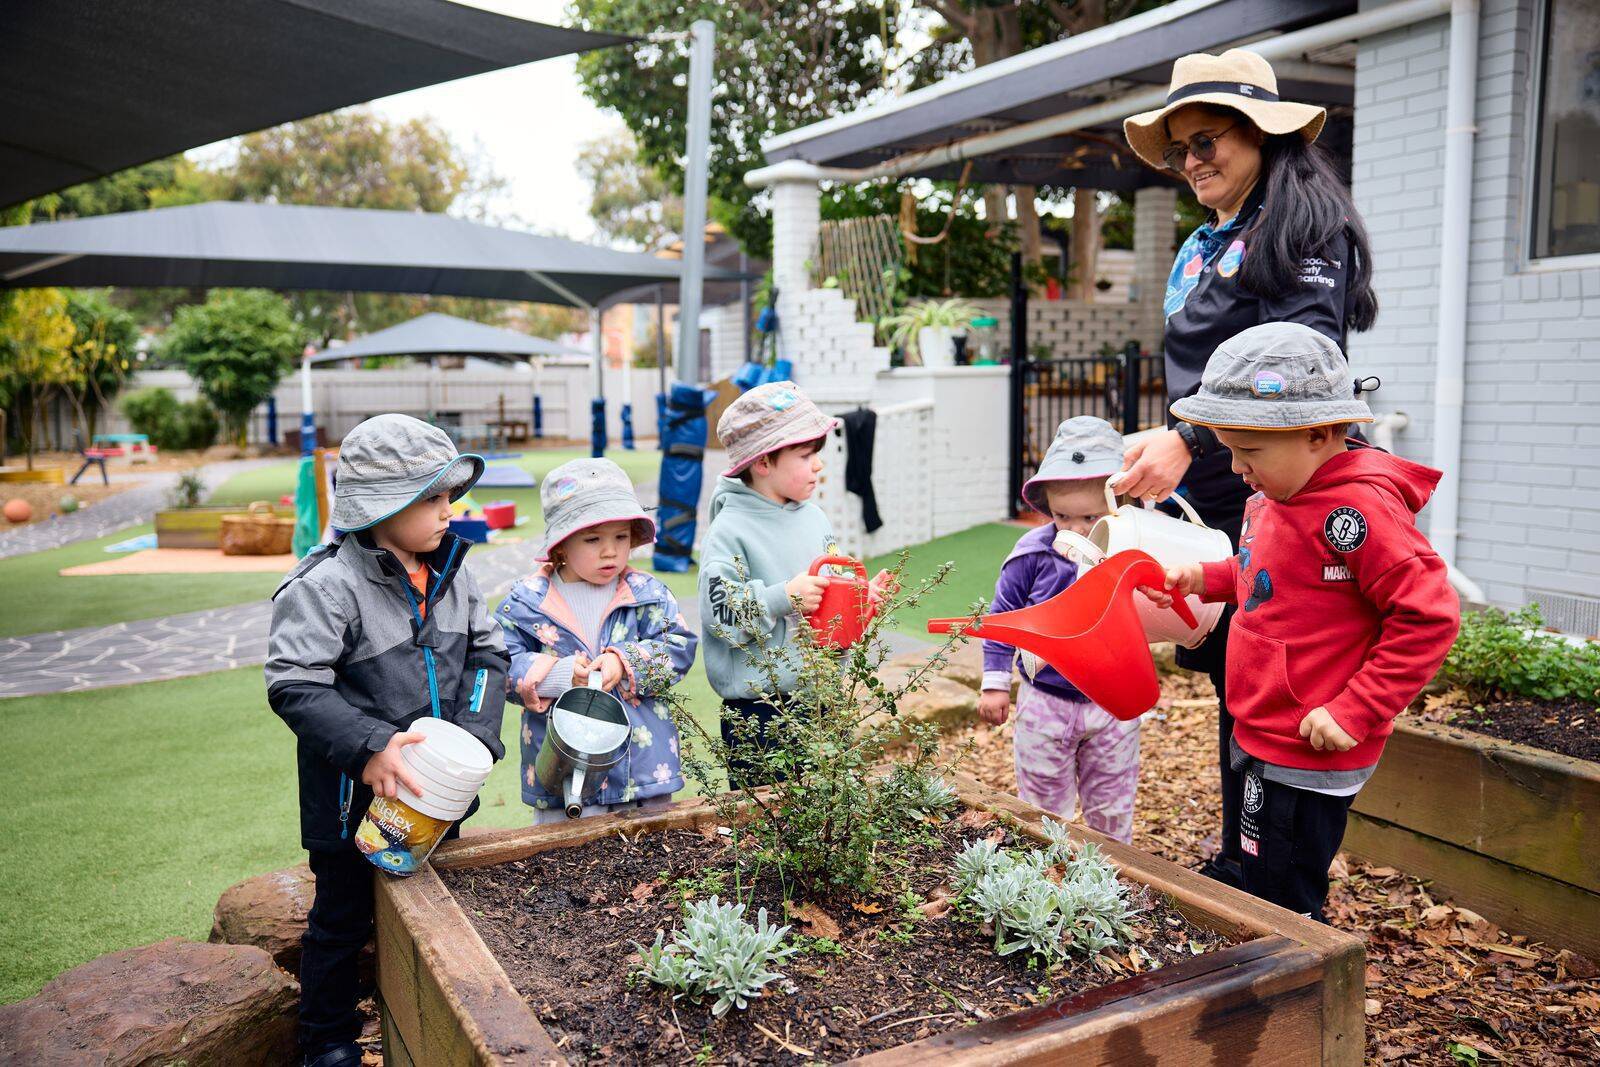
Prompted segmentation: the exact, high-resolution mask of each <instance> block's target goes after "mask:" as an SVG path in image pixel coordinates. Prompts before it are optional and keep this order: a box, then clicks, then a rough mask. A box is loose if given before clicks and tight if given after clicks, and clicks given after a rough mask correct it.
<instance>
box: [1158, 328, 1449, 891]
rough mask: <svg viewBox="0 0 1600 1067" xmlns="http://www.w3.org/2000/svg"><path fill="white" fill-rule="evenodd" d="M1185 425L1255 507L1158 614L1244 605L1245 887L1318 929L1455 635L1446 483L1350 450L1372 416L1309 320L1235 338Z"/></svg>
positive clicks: (1239, 749)
mask: <svg viewBox="0 0 1600 1067" xmlns="http://www.w3.org/2000/svg"><path fill="white" fill-rule="evenodd" d="M1172 413H1173V414H1174V415H1176V416H1177V417H1178V418H1180V419H1183V420H1185V421H1186V422H1191V423H1194V424H1196V425H1200V426H1208V427H1210V428H1212V429H1213V430H1215V431H1216V434H1217V437H1218V439H1219V440H1220V441H1221V442H1222V443H1223V444H1224V445H1226V446H1228V448H1229V449H1231V450H1232V452H1233V469H1234V471H1235V472H1237V473H1238V474H1241V475H1243V476H1244V480H1245V482H1246V483H1247V484H1248V485H1249V486H1250V487H1251V488H1252V489H1254V490H1256V495H1255V496H1253V497H1251V498H1250V500H1249V501H1248V502H1247V503H1246V505H1245V513H1244V527H1243V529H1242V531H1241V533H1240V537H1239V553H1238V555H1236V556H1234V557H1233V558H1232V559H1229V560H1224V561H1222V562H1220V563H1208V564H1205V565H1203V566H1202V565H1200V564H1194V565H1191V566H1187V567H1178V568H1173V569H1171V570H1169V571H1168V572H1167V592H1166V594H1163V595H1161V596H1158V597H1157V599H1158V600H1160V601H1161V602H1163V603H1167V602H1169V598H1170V596H1171V595H1172V594H1179V593H1184V594H1186V593H1191V592H1193V593H1198V594H1200V596H1201V597H1202V598H1204V599H1207V600H1221V601H1226V602H1228V603H1233V604H1237V605H1238V606H1239V610H1238V612H1237V613H1236V614H1235V615H1234V617H1233V624H1232V625H1233V629H1232V631H1231V632H1230V633H1229V635H1228V662H1227V679H1228V706H1229V709H1230V710H1231V711H1232V712H1233V715H1234V718H1235V720H1236V722H1235V726H1234V733H1233V751H1232V758H1231V760H1230V762H1231V765H1232V767H1233V770H1234V771H1235V772H1236V773H1238V774H1240V775H1242V777H1243V783H1242V784H1243V789H1242V795H1243V797H1244V805H1243V814H1242V817H1241V819H1240V846H1241V848H1242V850H1243V853H1244V883H1245V888H1246V889H1247V890H1248V891H1249V892H1251V893H1253V894H1255V895H1256V896H1258V897H1261V898H1262V899H1264V900H1268V901H1271V902H1272V903H1274V904H1279V905H1282V906H1283V907H1286V908H1289V909H1290V910H1292V911H1298V912H1302V913H1305V914H1308V915H1310V916H1312V917H1313V918H1317V919H1321V918H1322V906H1323V903H1324V901H1326V899H1327V895H1328V865H1329V864H1330V863H1331V862H1332V861H1333V857H1334V855H1335V853H1337V852H1338V850H1339V843H1340V841H1342V840H1343V838H1344V828H1345V819H1346V815H1347V812H1348V810H1349V807H1350V804H1351V802H1352V801H1353V800H1354V798H1355V795H1356V793H1357V792H1358V791H1359V790H1360V789H1361V787H1362V785H1364V784H1365V783H1366V781H1367V779H1368V778H1369V777H1371V775H1372V772H1373V770H1374V769H1375V768H1376V767H1377V763H1378V757H1379V756H1381V755H1382V754H1383V744H1384V741H1385V739H1387V738H1388V736H1389V734H1390V732H1391V731H1392V730H1393V729H1394V717H1395V716H1396V715H1398V714H1399V713H1400V712H1401V711H1402V710H1403V709H1404V708H1405V707H1406V705H1408V704H1409V703H1411V701H1412V700H1413V699H1415V698H1416V696H1417V694H1418V693H1419V692H1421V690H1422V687H1423V686H1424V685H1426V684H1427V683H1428V681H1429V680H1430V679H1431V678H1432V677H1433V675H1434V672H1435V671H1437V670H1438V668H1439V665H1440V664H1441V663H1442V662H1444V657H1445V654H1446V653H1447V652H1448V651H1449V650H1450V644H1451V642H1452V641H1453V640H1454V639H1455V635H1456V630H1457V628H1458V626H1459V625H1460V620H1461V608H1460V604H1459V602H1458V601H1457V599H1456V595H1455V593H1454V591H1453V590H1452V589H1451V588H1450V584H1449V581H1448V580H1447V578H1446V575H1445V564H1444V561H1443V560H1442V559H1440V558H1439V556H1438V555H1437V554H1436V553H1435V552H1434V551H1433V546H1432V545H1430V544H1429V543H1428V539H1427V538H1426V537H1424V536H1423V535H1422V533H1421V531H1419V530H1418V529H1417V526H1416V514H1417V512H1418V511H1419V510H1420V509H1421V508H1422V506H1423V505H1424V504H1426V503H1427V501H1428V497H1429V496H1430V495H1431V494H1432V493H1433V488H1434V486H1435V485H1437V484H1438V481H1439V477H1440V474H1439V472H1438V471H1436V470H1433V469H1431V468H1428V467H1424V466H1421V465H1420V464H1416V463H1412V462H1410V461H1408V460H1404V459H1400V458H1399V457H1398V456H1392V455H1390V454H1389V453H1387V452H1384V451H1381V450H1379V449H1376V448H1370V447H1367V446H1365V445H1362V444H1360V443H1358V442H1354V441H1347V440H1346V437H1345V434H1346V431H1347V430H1348V428H1349V425H1350V424H1351V423H1355V422H1371V421H1372V412H1371V411H1370V410H1369V409H1368V407H1367V405H1366V403H1365V402H1364V401H1362V400H1361V399H1360V398H1359V397H1358V396H1356V394H1355V390H1354V387H1353V384H1352V382H1351V377H1350V370H1349V366H1348V364H1347V363H1346V362H1345V359H1344V356H1343V354H1342V353H1341V352H1340V351H1339V348H1338V346H1337V345H1336V344H1334V342H1332V341H1330V340H1329V339H1328V338H1326V337H1324V336H1323V335H1322V334H1320V333H1318V332H1317V331H1315V330H1312V329H1310V328H1308V327H1305V326H1301V325H1299V324H1298V323H1267V324H1265V325H1261V326H1255V327H1252V328H1250V329H1248V330H1245V331H1244V332H1243V333H1240V334H1238V335H1236V336H1235V337H1233V338H1231V339H1229V340H1228V341H1227V342H1226V343H1224V344H1223V345H1221V346H1220V347H1218V349H1217V350H1216V352H1215V353H1214V354H1213V355H1212V357H1211V359H1210V361H1209V362H1208V363H1207V365H1206V371H1205V375H1204V377H1203V379H1202V381H1201V384H1200V391H1199V392H1198V393H1196V394H1195V395H1193V396H1189V397H1184V398H1183V399H1181V400H1178V401H1177V402H1176V403H1174V404H1173V405H1172Z"/></svg>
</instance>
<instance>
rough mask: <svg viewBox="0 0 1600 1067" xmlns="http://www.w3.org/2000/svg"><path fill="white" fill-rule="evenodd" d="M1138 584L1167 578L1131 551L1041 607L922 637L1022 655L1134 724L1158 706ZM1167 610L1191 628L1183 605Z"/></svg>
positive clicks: (942, 625) (941, 623) (933, 622)
mask: <svg viewBox="0 0 1600 1067" xmlns="http://www.w3.org/2000/svg"><path fill="white" fill-rule="evenodd" d="M1141 585H1148V586H1153V587H1155V588H1157V589H1161V588H1163V587H1164V586H1165V585H1166V571H1164V570H1163V569H1162V567H1161V564H1159V563H1157V562H1156V561H1155V559H1154V557H1152V556H1150V555H1149V554H1147V553H1144V552H1140V551H1138V550H1137V549H1129V550H1128V551H1126V552H1118V553H1117V554H1116V555H1114V556H1112V557H1111V558H1110V559H1108V560H1106V561H1105V562H1104V563H1101V564H1100V565H1099V566H1096V567H1091V568H1089V569H1088V570H1086V571H1081V572H1079V577H1078V580H1077V581H1075V582H1073V583H1072V585H1070V586H1068V587H1067V588H1066V589H1064V590H1062V591H1061V592H1060V593H1057V594H1056V595H1055V596H1053V597H1051V598H1050V599H1049V600H1046V601H1045V602H1044V603H1043V604H1035V605H1033V606H1032V607H1028V608H1018V609H1017V610H1016V611H1002V612H998V613H996V614H993V615H985V616H983V617H982V618H981V619H974V618H971V617H969V618H960V619H930V620H928V632H929V633H934V634H943V633H949V632H950V631H951V630H952V629H953V628H955V627H957V626H962V627H965V629H966V633H968V634H969V635H971V636H973V637H983V638H989V639H991V640H995V641H1003V642H1005V643H1006V644H1008V645H1014V646H1016V647H1017V648H1022V649H1026V650H1027V651H1029V652H1032V653H1033V654H1034V655H1036V656H1038V657H1039V658H1040V659H1042V660H1044V661H1045V662H1046V663H1048V664H1050V666H1052V667H1054V668H1055V669H1056V670H1058V671H1060V672H1061V674H1062V675H1063V676H1064V677H1065V678H1066V679H1067V681H1069V682H1071V683H1072V684H1073V685H1075V686H1077V687H1078V690H1079V691H1080V692H1082V693H1083V695H1084V696H1086V697H1088V698H1089V699H1090V700H1092V701H1094V702H1095V703H1096V704H1099V705H1100V706H1101V707H1102V708H1105V709H1106V710H1107V711H1109V712H1110V713H1111V714H1112V715H1114V716H1116V717H1117V718H1119V719H1137V718H1138V717H1139V716H1141V715H1143V714H1144V713H1145V712H1147V711H1149V710H1150V709H1151V708H1153V707H1155V704H1156V701H1157V700H1159V699H1161V686H1160V684H1159V683H1158V682H1157V681H1156V664H1155V660H1154V659H1153V658H1152V657H1151V655H1150V646H1149V645H1148V644H1147V643H1146V642H1145V636H1144V625H1143V624H1142V623H1141V622H1140V621H1139V609H1138V607H1137V605H1136V604H1135V603H1134V601H1133V598H1134V596H1135V595H1136V594H1135V589H1136V588H1137V587H1138V586H1141ZM1137 595H1141V596H1142V595H1143V594H1137ZM1172 610H1173V611H1175V612H1177V613H1178V617H1179V618H1180V619H1182V620H1183V621H1184V622H1186V623H1188V624H1189V625H1190V626H1194V625H1195V621H1194V613H1193V612H1192V611H1190V610H1189V605H1188V604H1187V603H1185V602H1184V601H1183V600H1182V599H1181V598H1180V599H1176V600H1174V601H1173V602H1172Z"/></svg>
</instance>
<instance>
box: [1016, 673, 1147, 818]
mask: <svg viewBox="0 0 1600 1067" xmlns="http://www.w3.org/2000/svg"><path fill="white" fill-rule="evenodd" d="M1012 744H1013V745H1014V746H1015V751H1016V760H1017V796H1019V797H1021V798H1022V799H1023V800H1026V801H1027V802H1028V803H1030V804H1035V805H1038V806H1039V807H1041V808H1044V809H1045V810H1046V811H1053V812H1055V813H1056V814H1057V815H1060V816H1061V817H1062V818H1066V819H1070V818H1072V817H1073V811H1074V809H1075V808H1081V809H1082V817H1083V821H1084V822H1085V823H1087V824H1088V825H1089V826H1090V827H1092V828H1093V829H1095V830H1099V831H1100V832H1101V833H1103V834H1105V835H1106V836H1107V837H1114V838H1116V839H1117V840H1118V841H1124V842H1126V841H1130V840H1132V838H1133V795H1134V793H1135V791H1136V790H1137V789H1138V788H1139V720H1138V719H1134V720H1133V721H1132V722H1123V721H1121V720H1119V719H1115V718H1113V717H1112V716H1111V713H1110V712H1108V711H1106V710H1105V709H1104V708H1102V707H1100V706H1099V705H1098V704H1094V703H1091V702H1089V701H1087V700H1084V701H1077V700H1065V699H1062V698H1061V697H1057V696H1051V695H1050V694H1048V693H1043V692H1040V691H1039V690H1037V689H1035V688H1033V686H1031V685H1029V684H1028V683H1026V682H1024V683H1022V688H1021V690H1020V691H1019V692H1018V693H1017V716H1016V724H1015V727H1014V732H1013V735H1012Z"/></svg>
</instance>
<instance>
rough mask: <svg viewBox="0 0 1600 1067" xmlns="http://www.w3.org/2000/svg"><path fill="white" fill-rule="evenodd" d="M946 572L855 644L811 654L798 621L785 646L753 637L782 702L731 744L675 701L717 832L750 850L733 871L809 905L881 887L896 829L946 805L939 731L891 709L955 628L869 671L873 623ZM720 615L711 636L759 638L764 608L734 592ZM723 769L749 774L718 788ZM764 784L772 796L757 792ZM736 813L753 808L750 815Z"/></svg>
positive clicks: (751, 649)
mask: <svg viewBox="0 0 1600 1067" xmlns="http://www.w3.org/2000/svg"><path fill="white" fill-rule="evenodd" d="M905 566H906V557H905V556H903V555H902V557H901V559H900V562H899V564H898V565H897V566H896V567H895V568H894V570H893V573H894V575H895V576H896V583H898V580H899V576H900V575H901V574H902V573H903V571H904V569H905ZM950 567H951V564H948V563H947V564H945V565H944V566H942V567H941V568H939V570H938V571H936V572H935V574H934V575H933V576H932V577H930V578H928V579H926V580H924V581H922V582H919V583H916V584H915V585H913V586H912V587H911V588H909V589H904V590H900V589H898V585H897V591H896V592H895V593H893V594H892V595H891V596H890V597H889V599H888V600H887V602H885V603H884V604H882V605H881V606H880V607H879V610H878V614H877V615H876V616H875V617H874V618H873V620H872V621H871V623H870V624H869V625H868V628H867V632H866V634H865V635H864V636H863V638H862V639H861V640H860V641H858V642H857V643H856V644H854V645H852V646H851V647H850V648H849V649H847V650H843V651H840V650H837V649H833V648H828V647H822V646H819V645H818V644H817V643H816V640H815V635H814V634H813V633H812V632H811V629H810V627H809V626H808V625H804V624H802V625H801V626H800V632H799V634H798V635H797V638H796V640H794V641H792V642H790V643H787V644H775V643H772V642H771V641H770V639H768V638H764V637H763V638H755V639H752V640H749V641H748V642H747V643H746V644H745V646H744V648H745V652H746V655H747V656H749V661H750V664H751V665H752V666H753V667H754V668H755V670H756V671H757V672H758V674H759V675H760V676H761V677H762V678H763V679H764V681H763V682H762V684H761V688H762V692H761V693H760V694H758V696H760V697H761V698H762V699H765V700H768V701H770V702H772V703H773V704H775V705H777V706H778V707H779V711H778V713H777V714H776V715H775V716H774V717H773V718H772V719H771V720H770V721H769V722H768V724H767V726H766V729H765V731H764V732H763V731H760V730H759V728H758V726H757V724H756V721H755V720H754V718H753V717H737V718H734V719H732V720H730V721H729V722H728V723H727V727H728V733H729V740H728V741H724V740H723V739H722V738H721V737H717V736H713V735H712V734H710V733H709V732H708V731H707V730H706V729H705V728H704V726H703V725H702V724H700V723H699V722H698V721H697V720H696V719H694V718H693V716H690V715H687V714H685V713H684V710H683V709H681V708H679V707H677V706H676V705H674V717H675V718H676V719H677V721H678V725H679V729H680V730H681V731H682V732H683V734H684V736H685V737H686V738H688V739H689V742H690V743H689V745H687V746H686V747H685V748H684V749H683V765H684V771H685V773H686V774H687V775H688V776H689V777H690V778H691V779H693V780H694V781H696V782H697V783H699V784H700V786H701V791H702V792H703V793H705V794H706V795H708V796H710V797H711V801H712V803H713V804H714V805H715V806H716V808H717V815H718V819H719V820H720V821H721V822H722V823H723V824H724V825H727V826H730V827H733V829H734V832H735V833H736V834H741V835H749V836H751V837H753V838H755V840H756V841H757V843H758V844H759V846H760V847H759V848H756V849H750V850H747V851H741V852H740V853H739V859H740V864H741V874H742V870H743V868H744V867H746V866H750V867H754V868H756V869H757V870H760V869H762V868H763V867H764V868H765V869H766V870H768V871H770V872H772V873H775V874H777V875H778V877H779V878H781V879H782V880H783V882H784V891H785V894H786V895H790V894H791V893H793V892H795V891H798V893H799V894H800V895H801V896H803V897H804V898H806V899H823V898H826V897H828V896H830V895H832V894H838V893H862V892H868V891H871V890H873V889H874V888H876V887H877V884H878V880H879V875H880V873H881V872H882V870H883V869H884V867H885V866H886V865H888V864H892V862H894V860H895V859H896V858H897V857H898V856H899V855H900V854H902V853H903V852H904V851H905V846H906V845H907V844H908V841H909V837H910V835H908V834H907V832H906V831H907V830H908V829H910V828H913V827H914V826H915V825H916V824H917V823H918V822H920V820H921V819H922V818H923V817H924V816H927V815H935V814H941V813H942V812H943V811H944V810H946V809H947V808H949V807H950V806H951V805H952V803H953V801H954V796H953V794H951V792H950V790H949V788H948V787H947V786H945V785H944V784H943V783H942V782H937V781H935V780H934V778H935V775H936V773H937V771H938V769H939V767H938V763H937V759H938V754H939V736H938V730H937V728H936V727H933V726H931V725H928V724H926V723H915V722H911V721H909V717H907V716H904V715H903V714H902V711H901V707H900V705H901V702H902V701H904V700H905V699H906V698H907V697H908V695H910V694H912V693H914V692H916V691H917V690H919V689H922V688H925V687H926V686H927V685H928V682H929V680H930V679H931V678H932V677H933V676H934V674H935V673H936V672H938V671H939V670H940V669H941V668H943V667H944V665H945V664H946V663H948V662H949V654H950V651H951V649H952V648H953V647H954V646H955V644H956V643H957V642H959V641H961V640H963V638H962V637H961V636H960V634H959V633H956V634H952V635H951V636H950V637H949V638H948V639H947V640H946V642H945V643H944V644H943V645H942V646H940V647H938V648H936V649H934V650H932V651H931V652H930V654H929V656H928V659H927V661H926V662H925V663H924V664H922V665H920V666H919V667H918V668H917V669H915V670H913V671H911V672H909V673H908V674H907V675H906V676H905V677H904V679H903V680H901V681H898V682H895V683H889V682H885V681H883V680H882V679H881V678H879V676H878V672H879V670H880V668H881V667H882V666H883V664H884V661H885V660H886V659H887V657H888V654H889V653H888V646H887V644H886V643H885V642H884V641H883V640H882V639H881V637H880V633H881V630H882V628H883V626H884V625H886V624H887V623H888V622H889V620H891V619H892V618H893V616H894V615H895V613H896V612H897V611H900V610H902V609H912V608H915V607H916V605H917V604H918V603H920V602H921V601H922V600H923V599H924V598H925V597H926V596H927V595H928V594H929V593H930V592H931V591H932V590H933V589H934V588H936V587H937V586H938V585H939V584H940V583H941V582H942V581H943V580H944V578H945V575H946V574H947V573H948V572H949V570H950ZM741 568H742V565H741ZM727 607H728V610H729V611H730V612H731V613H732V617H733V619H734V622H733V624H732V626H729V625H726V624H724V623H722V622H720V621H717V620H708V622H707V626H708V628H709V632H711V633H723V634H727V633H728V632H729V631H730V630H731V629H732V628H734V627H737V628H740V629H742V630H744V631H745V632H746V633H747V634H760V633H761V632H762V631H763V630H764V627H763V626H761V625H760V624H759V623H758V621H757V620H758V618H759V615H760V612H761V610H762V609H761V607H760V605H759V604H756V603H754V602H752V601H750V600H749V598H748V597H747V596H745V595H743V594H735V595H733V596H730V597H729V602H728V605H727ZM649 691H651V692H656V691H659V690H657V689H654V688H652V689H650V690H649ZM668 700H669V703H670V702H671V700H670V698H668ZM904 742H909V745H908V748H909V749H910V755H909V756H907V757H906V758H905V759H904V760H903V761H902V762H900V763H899V764H898V765H897V766H896V767H895V768H894V769H893V771H892V772H891V773H889V774H884V773H882V772H881V770H880V768H881V767H882V765H883V764H884V762H885V760H886V759H887V758H888V755H889V753H890V751H891V749H893V748H895V747H897V746H899V745H901V744H902V743H904ZM724 767H744V768H750V770H748V771H745V772H743V773H741V774H738V775H735V780H734V782H733V784H732V788H731V789H730V790H729V791H728V792H725V793H719V792H718V790H719V788H720V776H721V771H722V768H724ZM766 783H771V785H770V789H760V788H759V786H761V785H763V784H766ZM745 809H753V810H751V811H750V817H749V818H745V817H744V814H743V813H744V811H745Z"/></svg>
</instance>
